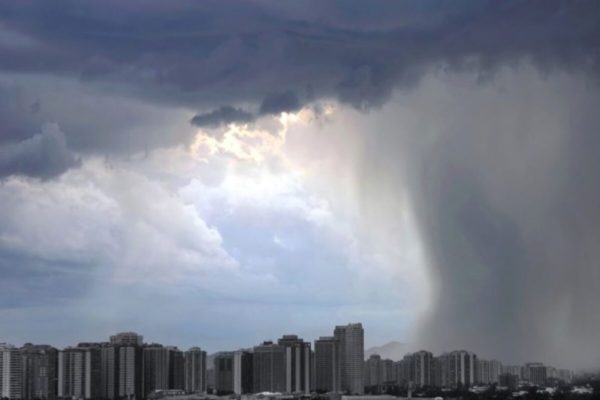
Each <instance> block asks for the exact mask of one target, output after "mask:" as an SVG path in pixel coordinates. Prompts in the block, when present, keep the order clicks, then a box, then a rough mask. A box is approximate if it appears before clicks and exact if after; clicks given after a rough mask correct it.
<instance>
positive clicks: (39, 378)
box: [21, 343, 58, 400]
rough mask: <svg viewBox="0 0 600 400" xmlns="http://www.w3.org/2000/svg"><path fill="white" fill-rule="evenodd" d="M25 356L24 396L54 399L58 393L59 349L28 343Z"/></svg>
mask: <svg viewBox="0 0 600 400" xmlns="http://www.w3.org/2000/svg"><path fill="white" fill-rule="evenodd" d="M21 354H22V357H23V366H22V368H23V384H22V385H23V386H22V387H23V398H24V399H26V400H32V399H39V400H54V399H56V395H57V368H58V350H56V349H55V348H54V347H52V346H48V345H32V344H31V343H26V344H25V345H24V346H23V347H22V348H21Z"/></svg>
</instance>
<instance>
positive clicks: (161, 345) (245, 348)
mask: <svg viewBox="0 0 600 400" xmlns="http://www.w3.org/2000/svg"><path fill="white" fill-rule="evenodd" d="M359 324H361V323H359ZM350 325H352V323H350ZM361 325H362V324H361ZM118 335H135V336H137V337H139V338H140V339H139V340H141V341H139V342H138V344H136V346H139V347H148V348H152V347H153V346H158V348H165V349H169V348H173V349H178V350H181V351H192V350H195V349H199V350H202V351H204V352H205V353H206V354H207V356H208V357H214V356H217V355H220V354H223V353H229V354H231V355H233V354H234V353H237V352H243V351H248V350H252V349H253V348H254V347H255V346H257V345H261V344H265V343H277V342H278V340H282V339H285V338H286V337H294V338H300V340H302V335H297V334H293V333H289V332H288V333H280V334H275V335H271V337H270V338H264V339H262V340H260V341H258V342H257V343H252V344H250V345H240V346H234V347H231V348H224V349H216V350H212V349H211V350H208V349H207V348H206V347H201V346H200V342H199V341H197V342H195V343H192V344H190V345H184V346H182V345H180V344H177V343H172V342H167V343H161V342H160V341H157V340H149V341H146V340H145V336H144V335H139V334H138V333H137V332H134V331H120V332H119V333H118ZM277 336H279V337H280V338H279V339H276V337H277ZM112 337H113V335H111V336H110V337H109V340H106V341H102V340H79V341H75V342H73V343H70V344H67V345H64V346H56V345H54V344H53V343H50V342H47V343H46V342H44V343H42V342H40V343H36V342H30V341H26V342H23V343H21V346H19V344H16V343H8V342H1V341H0V345H5V346H14V347H15V348H20V347H25V346H27V345H34V346H50V347H52V348H55V349H57V350H60V349H70V348H77V347H78V346H79V345H83V346H87V345H89V344H94V345H97V344H107V345H108V344H114V342H112V341H111V338H112ZM333 339H335V336H334V335H333V334H332V335H331V336H323V335H321V336H319V337H316V338H314V339H313V340H312V341H308V342H306V343H309V344H312V345H314V344H316V343H317V342H319V341H322V340H325V341H327V340H333ZM391 343H393V342H391ZM312 350H313V351H314V346H313V348H312ZM363 350H364V357H363V361H365V362H367V361H368V360H369V359H370V358H371V357H372V356H373V355H375V356H377V357H380V358H381V359H382V360H384V359H391V360H392V361H395V362H397V361H401V360H402V357H404V356H405V355H408V354H411V355H412V354H418V353H421V352H426V353H431V354H438V355H444V354H449V353H452V352H456V351H468V350H465V349H459V348H458V347H455V348H454V349H445V350H441V351H438V352H436V353H433V352H431V351H429V350H427V349H420V348H413V349H410V348H407V349H406V351H405V352H404V353H403V354H402V356H395V357H394V356H389V355H388V354H386V353H385V352H378V351H377V347H371V348H367V347H363ZM368 353H371V354H370V355H369V354H368ZM380 353H381V354H380ZM478 354H479V353H478ZM481 355H483V356H486V354H485V353H482V354H481ZM485 359H486V360H487V359H491V360H493V361H498V362H500V363H502V364H503V365H506V366H512V365H518V364H527V363H533V364H538V363H539V364H541V365H547V364H546V362H545V361H544V360H542V359H536V360H526V361H525V362H523V363H519V362H514V361H510V360H505V359H503V358H502V357H500V358H499V359H497V358H496V357H485ZM595 370H596V369H593V368H592V369H581V370H577V369H575V370H574V371H575V372H577V371H578V372H585V371H595ZM340 384H341V382H340Z"/></svg>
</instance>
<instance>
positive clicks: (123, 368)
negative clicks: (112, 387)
mask: <svg viewBox="0 0 600 400" xmlns="http://www.w3.org/2000/svg"><path fill="white" fill-rule="evenodd" d="M118 350H119V368H118V369H119V379H118V381H119V397H120V398H124V397H126V398H129V399H133V398H141V397H142V396H143V353H142V348H141V347H139V346H128V345H123V346H119V347H118Z"/></svg>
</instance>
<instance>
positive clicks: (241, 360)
mask: <svg viewBox="0 0 600 400" xmlns="http://www.w3.org/2000/svg"><path fill="white" fill-rule="evenodd" d="M253 359H254V354H252V353H251V352H249V351H244V350H239V351H236V352H235V353H234V354H233V392H234V393H235V394H246V393H252V391H253V387H252V385H253V379H252V373H253Z"/></svg>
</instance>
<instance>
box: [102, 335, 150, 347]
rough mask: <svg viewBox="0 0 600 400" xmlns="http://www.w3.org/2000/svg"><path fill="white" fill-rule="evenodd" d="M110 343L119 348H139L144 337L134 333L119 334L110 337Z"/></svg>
mask: <svg viewBox="0 0 600 400" xmlns="http://www.w3.org/2000/svg"><path fill="white" fill-rule="evenodd" d="M110 343H111V344H115V345H119V346H141V345H142V344H144V337H143V336H142V335H138V334H137V333H135V332H120V333H117V334H115V335H112V336H111V337H110Z"/></svg>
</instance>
